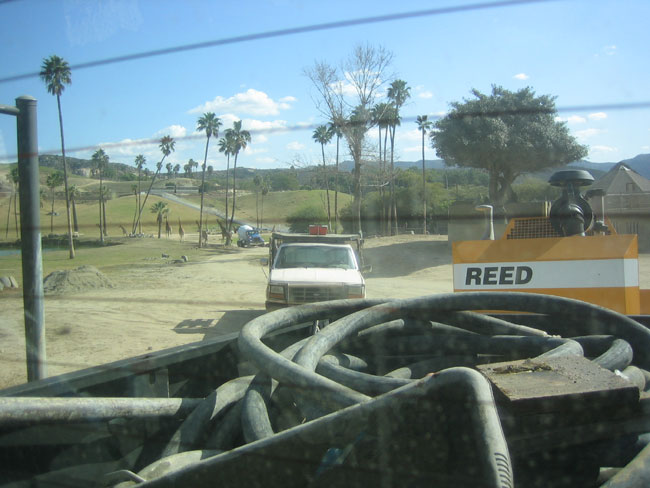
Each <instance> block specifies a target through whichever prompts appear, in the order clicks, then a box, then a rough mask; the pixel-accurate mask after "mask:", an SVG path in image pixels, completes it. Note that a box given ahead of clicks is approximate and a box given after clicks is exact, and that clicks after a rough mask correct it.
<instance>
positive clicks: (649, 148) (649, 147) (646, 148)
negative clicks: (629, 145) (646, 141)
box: [641, 146, 650, 151]
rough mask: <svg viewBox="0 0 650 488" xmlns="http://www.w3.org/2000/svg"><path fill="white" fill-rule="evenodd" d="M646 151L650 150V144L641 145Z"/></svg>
mask: <svg viewBox="0 0 650 488" xmlns="http://www.w3.org/2000/svg"><path fill="white" fill-rule="evenodd" d="M641 149H643V150H644V151H650V146H641Z"/></svg>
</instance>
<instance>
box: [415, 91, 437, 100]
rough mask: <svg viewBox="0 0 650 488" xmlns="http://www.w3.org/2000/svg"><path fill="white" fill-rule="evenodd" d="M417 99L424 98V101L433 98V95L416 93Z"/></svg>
mask: <svg viewBox="0 0 650 488" xmlns="http://www.w3.org/2000/svg"><path fill="white" fill-rule="evenodd" d="M418 98H424V99H429V98H433V93H432V92H430V91H421V92H420V93H418Z"/></svg>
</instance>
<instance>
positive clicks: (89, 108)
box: [0, 0, 650, 169]
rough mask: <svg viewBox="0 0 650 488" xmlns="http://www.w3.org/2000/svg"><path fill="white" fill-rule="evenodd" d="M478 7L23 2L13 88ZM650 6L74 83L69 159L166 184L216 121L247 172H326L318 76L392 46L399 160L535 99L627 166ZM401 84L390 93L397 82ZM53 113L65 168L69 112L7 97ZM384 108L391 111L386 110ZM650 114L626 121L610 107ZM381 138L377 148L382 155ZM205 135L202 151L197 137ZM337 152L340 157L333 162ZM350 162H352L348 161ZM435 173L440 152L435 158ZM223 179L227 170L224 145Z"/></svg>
mask: <svg viewBox="0 0 650 488" xmlns="http://www.w3.org/2000/svg"><path fill="white" fill-rule="evenodd" d="M470 3H471V4H474V5H476V4H478V3H479V2H465V1H459V2H455V1H453V0H445V1H429V2H425V1H406V2H400V3H396V2H386V1H382V0H373V1H366V0H354V1H350V0H347V1H339V0H329V1H328V2H322V1H307V0H267V1H262V0H259V1H255V0H243V1H241V2H232V1H204V0H185V1H176V0H175V1H172V0H157V1H154V0H105V1H93V0H14V1H9V2H0V17H1V18H2V19H3V28H2V30H1V31H0V66H1V67H2V68H0V79H6V78H10V77H13V76H17V75H23V74H29V73H36V72H38V70H39V69H40V65H41V63H42V60H43V59H44V58H46V57H48V56H50V55H52V54H57V55H59V56H61V57H63V58H64V59H66V60H67V61H68V63H69V64H70V65H71V66H72V67H73V68H74V66H75V65H78V64H82V63H86V62H91V61H97V60H102V59H107V58H113V57H117V56H123V55H129V54H135V53H142V52H147V51H151V50H156V49H162V48H170V47H175V46H183V45H189V44H195V43H200V42H204V41H214V40H219V39H228V38H233V37H236V36H243V35H248V34H257V33H263V32H268V31H274V30H279V29H285V28H293V27H302V26H310V25H316V24H323V23H328V22H337V21H343V20H349V19H359V18H365V17H370V16H381V15H389V14H395V13H404V12H412V11H419V10H424V9H433V8H444V7H457V6H460V5H470ZM648 18H650V2H647V0H640V1H633V0H632V1H607V0H583V1H580V0H575V1H551V2H537V3H523V4H517V5H507V6H500V7H493V8H480V9H468V10H465V11H462V12H453V13H446V14H441V15H428V16H421V17H416V18H408V19H402V20H394V21H389V22H378V23H369V24H363V25H357V26H353V27H342V28H336V29H329V30H316V31H313V32H307V33H301V34H295V35H288V36H283V37H273V38H266V39H262V40H250V41H244V42H238V43H231V44H226V45H220V46H212V47H208V48H203V49H194V50H188V51H182V52H177V53H173V54H167V55H162V56H152V57H147V58H144V59H137V60H132V61H124V62H120V63H112V64H104V65H100V66H96V67H91V68H85V69H73V71H72V84H71V85H70V86H68V87H67V88H66V89H65V91H64V93H63V96H62V106H63V117H64V128H65V134H66V148H67V150H68V154H69V155H70V156H74V157H82V158H88V157H90V154H92V152H93V151H94V150H95V149H96V148H98V147H100V146H101V145H103V144H110V146H106V147H105V150H106V152H107V153H108V155H109V156H110V159H111V161H115V162H122V163H126V164H133V160H134V158H135V155H137V154H139V153H142V154H144V155H145V156H146V157H147V162H148V167H150V168H154V166H155V163H156V162H157V161H158V160H159V159H160V153H159V151H158V148H157V144H155V143H153V144H151V143H143V141H148V140H151V139H155V138H160V137H161V136H163V135H166V134H170V135H172V136H173V137H175V138H177V144H176V152H175V153H173V154H172V156H170V158H169V160H168V161H170V162H172V163H180V164H181V166H182V165H183V164H185V163H186V162H187V161H188V159H190V158H193V159H195V160H197V161H202V160H203V151H204V148H205V138H204V137H201V135H200V134H196V121H197V119H198V118H199V117H200V115H201V114H202V113H203V112H204V111H213V112H215V113H216V114H217V116H219V117H220V118H221V119H222V121H223V122H224V125H223V127H222V130H223V129H225V128H227V127H229V126H231V125H232V121H234V120H237V119H241V120H242V121H243V125H244V128H246V129H248V130H250V131H251V133H252V134H253V139H252V143H251V144H250V146H249V148H248V149H247V150H246V151H245V152H244V153H243V154H241V156H240V159H239V165H241V166H245V167H251V168H275V167H288V166H289V165H291V164H310V163H318V162H320V158H321V152H320V146H319V145H317V144H316V143H314V142H313V140H312V138H311V135H312V132H313V129H314V127H315V125H317V124H320V123H323V122H324V121H325V119H324V116H323V115H322V114H321V113H320V112H319V111H318V109H317V108H316V104H315V103H314V98H315V97H316V92H315V90H314V88H313V86H312V85H311V82H310V81H309V79H308V78H307V77H306V76H305V75H304V74H303V73H304V70H305V68H309V67H311V66H313V64H314V62H315V61H316V60H320V61H326V62H328V63H330V64H332V65H334V66H338V65H339V64H340V63H341V62H342V61H343V60H344V59H345V58H346V57H348V56H349V55H350V53H351V52H352V50H353V48H354V46H355V45H358V44H360V43H367V44H370V45H374V46H383V47H385V48H386V49H388V50H390V51H391V52H392V53H393V55H394V58H393V63H392V66H391V71H390V72H391V74H393V75H394V76H396V77H398V78H401V79H403V80H405V81H406V82H407V83H408V85H409V86H410V88H411V98H410V100H409V101H408V103H407V104H406V106H405V107H403V109H402V116H403V118H404V122H403V124H402V126H401V127H400V128H399V129H398V131H397V138H396V139H397V140H396V151H397V152H396V157H397V158H398V159H399V160H403V161H416V160H419V159H420V158H421V152H420V151H421V149H420V134H419V133H418V132H417V129H416V125H415V123H414V122H413V120H414V118H415V116H417V115H421V114H428V115H429V117H430V118H433V119H434V120H435V118H436V117H439V116H441V115H443V114H444V113H445V111H446V110H448V107H449V103H450V102H452V101H459V100H462V99H463V98H464V97H468V96H469V95H470V90H471V89H472V88H477V89H478V90H480V91H483V92H487V91H489V90H490V87H491V85H492V84H498V85H502V86H504V87H505V88H507V89H510V90H517V89H520V88H523V87H525V86H530V87H531V88H532V89H534V90H535V91H536V93H537V94H539V95H542V94H549V95H553V96H556V97H557V100H556V104H557V106H558V108H560V109H562V108H563V107H570V108H572V109H571V110H562V111H561V112H560V114H559V116H560V117H562V119H563V120H565V121H566V123H567V125H568V127H569V129H570V131H571V133H572V134H573V135H574V136H575V137H577V138H578V139H579V140H580V142H582V143H584V144H587V145H588V146H589V148H590V152H589V156H588V159H590V160H591V161H595V162H603V161H619V160H621V159H626V158H631V157H634V156H635V155H637V154H640V153H650V108H648V102H649V101H650V94H649V93H648V88H647V87H648V80H650V64H649V59H650V58H649V57H648V46H649V45H650V33H649V30H648V29H647V19H648ZM387 81H390V80H389V79H387ZM24 94H28V95H32V96H34V97H36V98H37V99H38V117H39V123H38V127H39V148H40V151H41V152H52V153H55V154H56V153H60V142H59V132H58V118H57V113H56V99H55V97H53V96H51V95H49V94H48V93H47V91H46V89H45V86H44V84H43V83H42V82H41V80H40V79H39V78H38V77H37V76H32V77H26V78H23V79H19V80H15V81H6V80H5V81H0V104H5V105H10V104H13V103H14V100H15V98H16V97H18V96H20V95H24ZM378 101H383V100H381V98H380V99H379V100H378ZM639 102H641V103H645V106H644V107H641V108H634V109H616V108H612V107H611V105H615V104H630V103H639ZM375 132H376V131H371V132H370V133H369V138H368V142H369V144H373V138H374V137H375ZM193 134H194V136H193ZM15 138H16V135H15V122H14V120H13V118H12V117H10V116H5V115H2V116H0V162H8V161H9V160H13V159H15V157H14V155H15V152H16V148H15ZM334 154H335V148H334V146H333V145H330V146H328V147H327V148H326V156H327V157H328V159H330V160H331V159H332V158H333V157H334ZM346 156H347V155H344V157H346ZM426 157H427V159H433V158H434V157H435V153H434V150H433V149H430V148H427V155H426ZM208 164H211V165H213V166H214V168H215V169H223V168H225V158H224V157H223V156H222V155H221V154H220V153H219V152H218V151H217V145H216V144H214V143H212V144H211V149H210V153H209V155H208Z"/></svg>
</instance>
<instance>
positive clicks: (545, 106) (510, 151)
mask: <svg viewBox="0 0 650 488" xmlns="http://www.w3.org/2000/svg"><path fill="white" fill-rule="evenodd" d="M472 95H473V97H472V98H470V99H464V100H463V101H462V102H454V103H452V104H451V110H450V111H449V112H448V113H447V115H446V116H445V117H443V118H442V119H440V120H438V121H437V122H436V123H435V124H434V127H435V128H434V130H433V131H431V133H430V140H431V146H432V147H433V148H435V150H436V154H437V155H438V157H440V158H442V159H443V160H444V161H445V164H447V165H448V166H460V167H465V168H480V169H485V170H486V171H487V172H488V174H489V196H490V202H491V203H492V204H493V205H494V206H496V207H501V206H503V204H504V203H506V201H507V200H508V197H509V195H511V194H512V183H513V182H514V181H515V179H516V178H517V177H518V176H520V175H521V174H524V173H529V172H536V171H539V170H542V169H544V168H551V167H556V166H564V165H566V164H568V163H571V162H574V161H577V160H579V159H581V158H583V157H585V156H586V155H587V147H586V146H583V145H581V144H579V143H578V142H577V141H576V139H575V138H574V137H573V136H571V134H569V130H568V128H567V126H566V123H565V122H561V121H559V120H557V119H556V115H557V110H556V108H555V97H552V96H549V95H542V96H535V92H534V91H533V90H532V89H531V88H529V87H527V88H524V89H521V90H518V91H516V92H511V91H509V90H506V89H504V88H502V87H500V86H492V93H491V94H489V95H486V94H483V93H481V92H480V91H478V90H475V89H474V90H472Z"/></svg>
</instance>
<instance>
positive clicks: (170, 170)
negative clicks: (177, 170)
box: [165, 163, 174, 180]
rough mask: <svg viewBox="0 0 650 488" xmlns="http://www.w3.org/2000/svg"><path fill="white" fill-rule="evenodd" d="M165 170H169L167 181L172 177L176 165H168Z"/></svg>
mask: <svg viewBox="0 0 650 488" xmlns="http://www.w3.org/2000/svg"><path fill="white" fill-rule="evenodd" d="M165 169H166V170H167V179H168V180H170V179H171V177H172V171H173V170H174V165H173V164H172V163H167V164H166V165H165Z"/></svg>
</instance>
